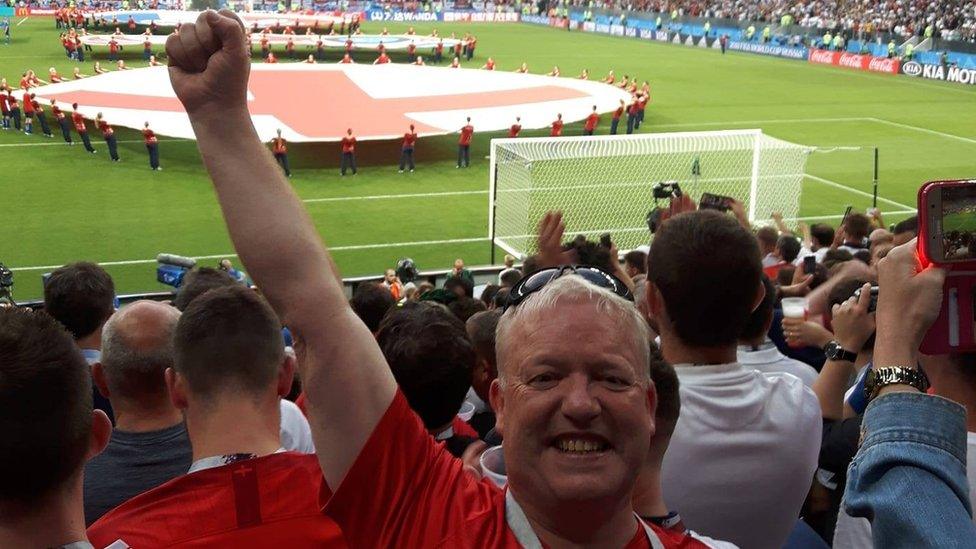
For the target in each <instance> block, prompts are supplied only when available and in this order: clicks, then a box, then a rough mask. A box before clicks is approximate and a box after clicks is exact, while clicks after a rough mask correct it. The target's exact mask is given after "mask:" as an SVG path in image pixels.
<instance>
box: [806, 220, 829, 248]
mask: <svg viewBox="0 0 976 549" xmlns="http://www.w3.org/2000/svg"><path fill="white" fill-rule="evenodd" d="M810 238H811V239H813V240H814V241H815V242H816V243H817V245H819V246H820V247H821V248H826V247H827V246H830V245H831V244H833V243H834V228H833V227H831V226H830V225H827V224H826V223H814V224H813V225H810Z"/></svg>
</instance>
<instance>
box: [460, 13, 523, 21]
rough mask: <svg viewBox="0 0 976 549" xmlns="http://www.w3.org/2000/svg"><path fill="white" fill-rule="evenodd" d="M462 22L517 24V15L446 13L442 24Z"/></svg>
mask: <svg viewBox="0 0 976 549" xmlns="http://www.w3.org/2000/svg"><path fill="white" fill-rule="evenodd" d="M454 21H463V22H470V23H518V21H519V14H518V13H515V12H502V13H497V12H493V11H446V12H444V22H446V23H451V22H454Z"/></svg>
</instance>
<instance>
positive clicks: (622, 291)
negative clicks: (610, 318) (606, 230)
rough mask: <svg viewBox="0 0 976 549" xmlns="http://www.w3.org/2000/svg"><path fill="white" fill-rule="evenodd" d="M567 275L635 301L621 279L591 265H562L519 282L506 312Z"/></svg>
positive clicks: (533, 274)
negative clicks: (577, 277)
mask: <svg viewBox="0 0 976 549" xmlns="http://www.w3.org/2000/svg"><path fill="white" fill-rule="evenodd" d="M565 274H571V275H577V276H579V277H580V278H582V279H583V280H585V281H586V282H588V283H590V284H593V285H594V286H598V287H600V288H604V289H607V290H610V291H611V292H613V293H615V294H616V295H618V296H620V297H622V298H624V299H626V300H628V301H633V300H634V294H632V293H631V292H630V289H629V288H627V286H626V285H625V284H624V283H623V282H621V281H620V279H619V278H617V277H615V276H613V275H612V274H610V273H608V272H606V271H604V270H603V269H599V268H597V267H591V266H589V265H560V266H559V267H549V268H547V269H542V270H540V271H536V272H534V273H532V274H530V275H529V276H526V277H524V278H522V280H519V281H518V283H517V284H515V286H513V287H512V290H511V291H510V292H509V294H508V302H507V303H506V304H505V310H506V311H507V310H509V309H510V308H512V307H518V306H519V304H520V303H522V302H523V301H525V299H526V298H527V297H529V296H530V295H532V294H534V293H536V292H538V291H539V290H541V289H542V288H545V286H546V284H549V283H550V282H552V281H553V280H556V279H557V278H559V277H561V276H563V275H565Z"/></svg>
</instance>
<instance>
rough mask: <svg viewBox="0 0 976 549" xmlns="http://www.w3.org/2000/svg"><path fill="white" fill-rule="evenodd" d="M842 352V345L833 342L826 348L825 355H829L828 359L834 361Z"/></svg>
mask: <svg viewBox="0 0 976 549" xmlns="http://www.w3.org/2000/svg"><path fill="white" fill-rule="evenodd" d="M840 350H841V349H840V345H839V344H838V343H837V342H836V341H831V342H830V343H828V344H827V345H826V346H825V347H824V354H825V355H827V358H828V359H830V360H834V359H836V358H837V355H838V354H840Z"/></svg>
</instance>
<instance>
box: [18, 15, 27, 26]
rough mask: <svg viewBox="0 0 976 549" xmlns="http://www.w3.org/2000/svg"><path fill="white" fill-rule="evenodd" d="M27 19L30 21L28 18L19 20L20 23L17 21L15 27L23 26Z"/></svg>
mask: <svg viewBox="0 0 976 549" xmlns="http://www.w3.org/2000/svg"><path fill="white" fill-rule="evenodd" d="M28 19H30V17H25V18H23V19H21V20H20V21H17V26H18V27H19V26H21V25H23V24H24V21H27V20H28Z"/></svg>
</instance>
